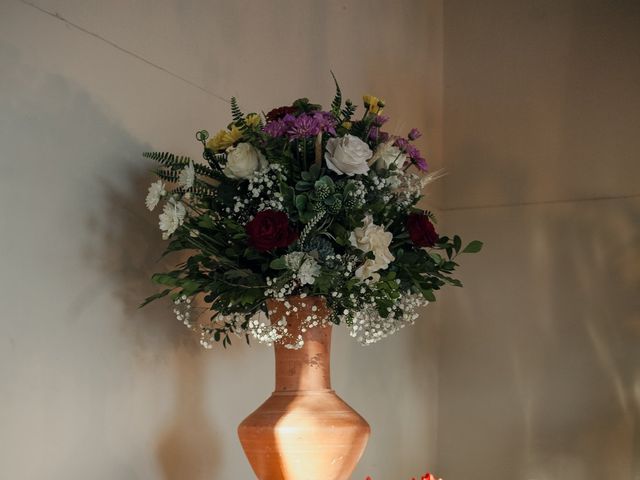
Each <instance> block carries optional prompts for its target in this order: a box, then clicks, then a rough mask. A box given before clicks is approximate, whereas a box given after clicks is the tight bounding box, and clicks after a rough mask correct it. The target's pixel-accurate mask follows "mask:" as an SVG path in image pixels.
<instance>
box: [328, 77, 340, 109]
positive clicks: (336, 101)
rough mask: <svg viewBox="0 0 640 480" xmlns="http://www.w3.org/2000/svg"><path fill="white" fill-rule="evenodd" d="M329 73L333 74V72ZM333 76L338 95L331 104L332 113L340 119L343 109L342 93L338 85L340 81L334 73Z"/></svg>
mask: <svg viewBox="0 0 640 480" xmlns="http://www.w3.org/2000/svg"><path fill="white" fill-rule="evenodd" d="M329 71H330V72H331V70H329ZM331 76H332V77H333V82H334V83H335V84H336V95H335V96H334V97H333V101H332V102H331V113H333V116H334V117H338V115H340V108H341V107H342V91H340V85H338V80H337V79H336V76H335V75H334V74H333V72H331Z"/></svg>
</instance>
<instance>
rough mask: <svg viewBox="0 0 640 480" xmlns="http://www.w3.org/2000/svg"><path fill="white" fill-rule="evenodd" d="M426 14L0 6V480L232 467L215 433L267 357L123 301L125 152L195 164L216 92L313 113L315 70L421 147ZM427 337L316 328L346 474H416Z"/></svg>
mask: <svg viewBox="0 0 640 480" xmlns="http://www.w3.org/2000/svg"><path fill="white" fill-rule="evenodd" d="M29 3H32V5H30V4H29ZM438 7H439V3H438V2H423V1H419V0H415V1H406V2H403V3H402V4H395V3H392V2H384V1H375V2H373V1H364V0H362V1H329V2H321V1H312V0H307V1H298V0H290V1H277V2H276V1H272V2H263V1H257V0H256V1H251V2H249V1H225V0H220V1H210V0H189V1H184V0H162V1H151V0H143V1H126V0H117V1H103V0H91V1H85V0H83V1H73V0H64V1H63V0H33V1H32V2H21V1H18V0H0V166H1V175H0V204H1V205H2V213H0V231H1V235H0V252H1V253H0V255H1V257H0V258H1V259H2V274H1V275H0V292H1V293H0V299H1V300H2V302H1V305H2V315H1V318H2V337H1V340H0V342H1V346H0V478H2V479H15V480H31V479H33V480H35V479H38V480H42V479H47V480H69V479H71V480H75V479H77V480H80V479H91V480H114V479H118V480H124V479H145V480H151V479H166V480H191V479H195V480H200V479H221V480H231V479H247V478H250V477H251V474H250V471H249V467H248V465H247V463H246V461H245V460H244V458H243V456H242V453H241V449H240V445H239V443H238V441H237V439H236V434H235V427H236V425H237V424H238V423H239V422H240V420H242V418H243V417H244V416H245V415H246V414H248V413H249V412H250V411H251V410H252V409H253V408H254V407H256V406H257V405H258V404H259V403H260V402H261V401H262V400H263V399H264V398H266V396H267V395H268V394H269V393H270V391H271V389H272V386H273V384H272V374H273V373H272V372H273V370H272V352H271V351H270V350H269V349H267V348H263V347H260V346H256V347H253V348H251V349H249V348H246V347H244V346H243V345H242V342H240V341H239V342H238V345H235V346H234V348H233V349H231V350H230V351H227V352H224V351H214V352H203V351H201V350H200V349H199V347H198V345H197V339H194V338H192V337H189V336H188V335H187V334H186V333H185V332H184V330H183V327H181V326H180V325H178V324H177V322H176V321H175V319H173V318H172V314H171V313H170V310H169V309H168V308H167V307H166V306H165V305H160V304H158V305H155V306H152V307H151V308H148V309H144V310H137V309H136V306H137V304H138V303H139V302H140V300H141V299H142V298H144V297H145V296H146V295H148V294H149V293H150V292H152V291H154V287H153V286H152V285H151V284H150V283H149V282H148V277H149V275H150V273H151V272H152V271H154V269H156V268H160V266H159V265H158V264H157V263H155V262H156V259H157V258H158V256H159V254H160V252H161V249H162V242H161V241H160V239H159V234H158V231H157V226H156V223H157V220H156V219H155V217H154V216H153V215H151V214H149V213H148V212H146V211H145V209H144V206H143V201H144V196H145V191H146V187H147V185H148V183H149V182H150V181H151V180H152V177H151V175H150V174H149V169H150V167H151V165H150V164H149V163H146V162H144V161H143V160H142V159H141V157H140V153H141V152H142V151H144V150H148V149H162V150H170V151H175V152H184V153H186V154H190V155H193V156H194V157H196V158H197V157H198V155H199V151H198V150H199V149H198V146H197V144H196V142H195V139H194V133H195V131H196V130H199V129H201V128H207V129H209V130H210V131H213V130H215V129H216V128H219V127H220V126H223V125H226V124H227V122H228V121H229V112H228V105H227V104H226V103H225V102H224V101H223V100H222V99H227V98H229V97H230V96H231V95H237V96H238V97H239V99H240V102H241V104H242V105H243V106H244V107H245V108H246V110H247V111H251V110H263V109H268V108H269V107H271V106H276V105H279V104H281V103H283V102H289V101H291V100H293V99H295V98H297V97H299V96H303V95H308V96H310V97H311V98H312V99H313V100H315V101H318V102H323V103H325V104H327V103H328V102H330V100H331V98H332V97H331V96H332V94H333V85H332V80H331V77H330V75H329V70H330V69H333V71H334V72H335V73H336V75H337V76H338V78H339V79H340V80H341V84H342V87H343V89H344V91H345V92H346V93H348V94H349V95H350V96H352V97H354V100H358V98H359V96H360V95H361V94H363V93H368V92H371V93H374V94H378V95H380V96H382V97H384V98H385V99H386V100H387V103H388V104H389V108H388V111H389V113H390V114H392V115H395V120H394V122H395V123H392V125H395V126H396V127H398V128H399V127H401V128H402V130H403V131H404V130H408V129H409V128H410V127H412V126H417V127H419V128H421V129H422V130H424V131H427V130H431V131H433V132H434V137H433V138H435V139H437V135H438V134H437V132H439V131H440V130H439V128H440V125H439V121H440V115H439V110H438V108H439V103H438V102H439V101H440V100H439V99H440V91H439V85H440V83H439V82H440V78H441V77H440V76H441V71H440V69H441V63H440V62H441V56H440V54H441V50H440V45H439V43H438V39H439V34H440V30H439V25H438V21H439V20H440V10H439V9H438ZM423 105H431V108H429V109H427V108H421V107H420V106H423ZM416 107H418V108H416ZM437 145H438V143H437V140H434V146H433V148H434V159H433V163H434V164H435V165H437V164H438V161H439V159H438V156H437ZM433 325H434V324H433V321H432V320H429V317H427V318H425V321H424V322H422V324H421V325H420V326H418V327H416V328H415V329H414V330H413V331H411V332H409V331H407V332H406V333H403V334H401V335H398V336H396V337H395V338H392V339H390V340H389V341H387V342H384V343H381V344H379V345H376V346H373V347H367V348H362V347H360V346H359V345H357V344H355V343H353V342H352V341H351V340H350V339H349V338H348V337H347V335H346V332H345V331H342V330H339V331H337V332H336V333H337V335H336V342H335V353H334V371H333V373H334V378H335V381H334V383H335V387H336V389H337V390H338V391H339V392H340V393H341V394H342V395H343V397H344V398H345V399H346V400H347V401H349V402H350V403H351V404H352V405H353V406H354V407H356V408H357V409H358V410H360V411H361V412H362V413H363V415H364V416H365V417H366V418H367V419H368V420H369V421H370V422H371V424H372V425H373V426H374V435H373V437H372V439H371V442H370V446H369V449H368V450H367V453H366V455H365V458H364V459H363V461H362V463H361V466H360V467H359V469H358V472H357V474H356V475H355V476H354V478H356V479H363V478H364V477H365V475H366V474H372V475H375V476H376V478H378V479H385V478H395V476H396V475H397V476H398V477H400V478H405V477H406V478H409V477H410V476H411V475H412V474H416V473H417V472H418V471H420V470H421V469H423V468H424V467H425V466H426V465H427V464H428V463H433V462H435V457H436V448H435V447H436V442H435V438H436V430H435V427H436V412H437V409H436V402H437V391H436V376H435V371H436V369H435V359H436V354H435V348H434V345H435V344H434V343H433V342H434V340H435V338H434V336H433V335H431V334H430V331H431V330H432V328H433Z"/></svg>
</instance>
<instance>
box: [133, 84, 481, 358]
mask: <svg viewBox="0 0 640 480" xmlns="http://www.w3.org/2000/svg"><path fill="white" fill-rule="evenodd" d="M334 80H335V78H334ZM363 100H364V112H363V113H362V114H361V115H358V116H357V118H356V105H354V104H353V103H352V102H351V101H349V100H347V101H346V102H344V104H343V101H342V93H341V91H340V87H339V86H338V83H337V82H336V94H335V97H334V99H333V101H332V103H331V107H330V109H329V110H323V109H322V108H321V106H320V105H315V104H313V103H310V102H309V100H307V99H306V98H302V99H299V100H296V101H295V102H293V104H292V105H289V106H283V107H279V108H276V109H274V110H271V111H269V113H267V114H257V113H250V114H247V115H245V114H243V113H242V111H241V110H240V108H239V107H238V104H237V102H236V99H235V98H232V99H231V114H232V122H231V123H230V124H229V125H228V126H227V128H225V129H223V130H220V131H219V132H218V133H216V134H215V135H214V136H212V137H210V136H209V134H208V132H207V131H205V130H201V131H199V132H197V134H196V138H197V140H198V141H199V142H201V143H202V146H203V157H204V160H205V162H194V161H193V160H191V159H190V158H188V157H184V156H176V155H173V154H170V153H165V152H151V153H145V154H144V156H145V157H147V158H150V159H153V160H156V161H157V162H158V163H159V168H158V169H157V170H156V171H155V173H156V174H157V176H158V177H159V179H158V180H157V181H156V182H154V183H153V184H152V185H151V187H150V188H149V193H148V196H147V198H146V205H147V207H148V208H149V210H154V209H155V208H156V207H157V206H158V204H159V203H160V202H163V205H162V212H161V213H160V220H159V225H160V230H161V231H162V237H163V238H164V239H166V240H170V243H169V244H168V246H167V248H166V253H169V252H179V251H182V252H184V253H185V254H186V258H185V259H184V261H182V262H181V263H180V264H179V265H177V266H176V268H175V269H174V270H172V271H168V272H163V273H157V274H155V275H154V276H153V281H154V282H155V283H157V284H160V285H164V286H165V287H166V288H165V289H164V290H162V291H160V292H159V293H157V294H155V295H153V296H151V297H149V298H148V299H147V300H146V301H145V303H144V304H146V303H148V302H150V301H152V300H155V299H158V298H160V297H163V296H165V295H171V298H172V299H173V301H174V312H175V314H176V316H177V318H178V320H180V321H181V322H183V323H184V324H185V325H186V326H188V327H189V328H192V329H197V330H198V331H199V332H200V334H201V343H202V345H203V346H205V347H207V348H210V347H211V346H212V345H213V344H214V342H218V341H221V342H222V344H223V346H225V347H226V346H227V345H229V344H230V343H231V338H232V336H234V335H238V336H240V337H244V338H246V339H247V341H249V339H250V338H254V339H256V340H258V341H260V342H264V343H267V344H272V343H273V342H282V343H283V344H285V346H288V347H290V348H297V347H300V346H301V341H302V340H301V337H300V336H296V335H295V334H292V332H288V331H287V328H286V322H278V323H276V324H274V325H271V324H269V322H268V321H267V320H266V318H265V314H266V311H267V310H266V306H265V305H266V304H265V302H266V299H267V298H276V299H280V300H282V301H285V302H287V298H288V297H289V296H292V295H300V296H302V297H304V296H306V295H309V296H323V297H325V298H326V301H327V305H328V307H329V308H330V311H331V315H330V317H329V318H328V319H320V318H318V317H317V316H316V315H311V316H310V317H309V318H308V319H307V321H308V322H307V323H308V325H307V326H308V327H312V326H314V325H317V324H318V323H320V322H323V321H328V322H332V323H334V324H345V325H347V327H348V328H349V331H350V335H351V336H352V337H354V338H356V339H357V340H359V341H360V342H361V343H363V344H365V345H367V344H371V343H373V342H376V341H378V340H380V339H381V338H384V337H387V336H388V335H390V334H392V333H394V332H396V331H397V330H399V329H400V328H402V327H404V326H406V325H409V324H412V323H413V322H414V321H415V320H416V319H417V317H418V314H417V311H416V310H417V309H418V308H419V307H422V306H424V305H426V304H427V303H428V302H431V301H434V300H435V292H436V291H437V290H439V289H440V288H441V287H443V286H444V285H447V284H449V285H455V286H461V283H460V281H459V280H457V279H455V278H453V277H452V276H451V274H452V272H453V271H454V270H455V268H456V267H457V266H458V264H457V263H456V260H457V256H458V254H460V253H474V252H477V251H479V250H480V248H481V246H482V243H481V242H479V241H474V242H471V243H469V244H468V245H467V246H466V247H464V248H463V246H462V241H461V239H460V237H459V236H457V235H454V236H451V237H449V236H443V235H440V234H438V233H437V231H436V228H435V224H436V219H435V216H434V215H433V213H431V212H429V211H424V210H422V209H420V208H417V207H416V204H417V203H418V201H419V200H420V199H421V198H422V191H423V189H424V187H425V186H427V185H428V184H429V183H430V182H432V181H433V180H435V179H436V178H438V177H439V176H440V174H439V173H438V172H434V173H428V172H427V170H428V169H427V162H426V160H425V159H424V158H423V156H422V155H421V153H420V151H419V150H418V149H417V148H416V146H415V145H414V143H413V142H414V141H415V140H416V139H417V138H419V137H420V135H421V134H420V132H419V131H418V130H416V129H412V130H411V131H410V132H408V134H407V135H406V136H397V135H393V134H391V133H389V132H387V131H385V130H384V126H385V123H386V122H387V121H388V117H386V116H385V115H383V107H384V102H383V101H382V100H380V99H379V98H376V97H373V96H365V97H363ZM198 295H201V296H202V298H203V300H204V303H205V304H206V305H207V307H206V308H204V307H199V308H196V307H195V304H196V302H193V301H192V300H193V298H194V297H195V296H198ZM198 303H200V304H201V303H202V302H198ZM144 304H143V305H144ZM196 311H198V312H199V314H198V315H196V313H195V312H196ZM207 311H210V312H211V313H210V317H209V318H208V319H206V321H204V322H203V321H201V320H197V318H199V317H200V315H201V314H202V313H204V312H207Z"/></svg>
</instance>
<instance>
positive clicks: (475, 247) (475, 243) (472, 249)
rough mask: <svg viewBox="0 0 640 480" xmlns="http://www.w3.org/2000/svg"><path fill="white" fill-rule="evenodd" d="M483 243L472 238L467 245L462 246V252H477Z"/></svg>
mask: <svg viewBox="0 0 640 480" xmlns="http://www.w3.org/2000/svg"><path fill="white" fill-rule="evenodd" d="M483 245H484V244H483V243H482V242H481V241H480V240H474V241H473V242H471V243H469V245H467V246H466V247H464V250H462V253H478V252H479V251H480V250H482V246H483Z"/></svg>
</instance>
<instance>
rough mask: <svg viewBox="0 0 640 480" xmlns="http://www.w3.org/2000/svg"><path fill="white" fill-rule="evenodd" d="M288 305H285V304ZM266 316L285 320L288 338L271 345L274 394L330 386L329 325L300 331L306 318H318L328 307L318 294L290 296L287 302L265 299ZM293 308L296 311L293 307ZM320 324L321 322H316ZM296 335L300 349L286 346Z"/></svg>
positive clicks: (323, 315)
mask: <svg viewBox="0 0 640 480" xmlns="http://www.w3.org/2000/svg"><path fill="white" fill-rule="evenodd" d="M287 305H289V306H287ZM268 307H269V317H270V318H271V323H272V324H275V323H277V322H278V321H280V320H281V319H283V318H284V319H285V320H286V321H287V330H288V331H289V334H290V335H292V336H293V337H292V339H291V341H288V342H286V343H285V344H280V343H277V344H276V345H275V356H276V388H275V391H276V392H278V393H285V392H295V391H301V390H304V391H314V390H330V389H331V326H330V325H326V326H322V325H318V326H315V327H311V328H306V329H305V331H304V332H303V331H302V328H303V327H302V325H303V322H304V320H305V319H306V318H308V317H310V316H315V317H317V319H318V320H320V321H322V320H324V319H325V318H326V316H327V314H328V310H327V307H326V303H325V300H324V298H322V297H305V298H300V297H290V298H289V299H288V303H284V302H275V301H274V302H269V303H268ZM294 307H295V308H296V310H294ZM320 323H322V322H320ZM298 335H300V336H301V337H302V340H303V342H304V343H303V345H302V347H301V348H298V349H293V348H287V347H286V346H285V345H286V344H288V343H294V342H295V339H296V338H297V337H298Z"/></svg>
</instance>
